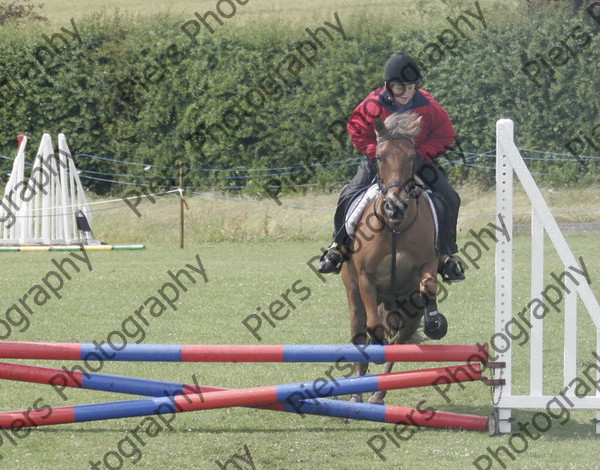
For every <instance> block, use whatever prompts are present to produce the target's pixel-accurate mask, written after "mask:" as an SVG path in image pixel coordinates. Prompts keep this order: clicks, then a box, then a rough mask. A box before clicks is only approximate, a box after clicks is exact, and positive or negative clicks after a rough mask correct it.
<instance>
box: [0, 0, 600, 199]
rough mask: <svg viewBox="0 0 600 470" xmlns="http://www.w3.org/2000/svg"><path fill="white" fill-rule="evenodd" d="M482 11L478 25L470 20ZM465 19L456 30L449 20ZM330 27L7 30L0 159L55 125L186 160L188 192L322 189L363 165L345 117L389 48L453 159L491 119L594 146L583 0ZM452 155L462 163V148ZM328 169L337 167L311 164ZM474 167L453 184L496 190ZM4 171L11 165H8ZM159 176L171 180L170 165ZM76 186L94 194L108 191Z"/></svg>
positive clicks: (112, 149) (462, 5)
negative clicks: (450, 130) (430, 105)
mask: <svg viewBox="0 0 600 470" xmlns="http://www.w3.org/2000/svg"><path fill="white" fill-rule="evenodd" d="M449 3H450V4H452V2H449ZM595 3H598V2H595ZM498 7H501V8H498ZM248 8H249V7H248ZM478 8H479V9H480V11H481V14H482V15H483V17H482V20H483V21H482V20H477V19H475V17H474V16H473V15H469V14H466V13H465V11H467V10H468V11H470V12H471V13H472V14H476V13H477V11H478V10H477V9H478ZM461 15H462V18H463V19H459V20H458V23H457V26H456V27H453V26H452V24H451V21H450V20H452V21H455V20H456V19H457V18H459V16H461ZM338 18H339V23H337V24H341V25H343V29H344V35H345V39H344V38H343V35H342V34H341V32H337V31H336V30H334V29H333V28H331V27H329V26H327V25H325V22H326V21H327V22H329V23H330V24H332V25H336V18H335V17H334V16H333V15H331V16H328V17H324V18H321V20H316V19H315V20H314V21H313V22H312V24H307V25H305V26H306V28H310V29H311V30H312V31H315V30H316V28H318V27H323V28H324V30H327V31H328V32H329V33H330V35H331V37H329V36H328V35H327V33H325V32H323V31H324V30H320V31H317V38H318V39H319V40H320V41H321V44H319V43H318V42H317V41H316V39H314V38H311V36H310V34H309V33H308V32H307V31H306V29H305V28H304V27H303V28H288V29H286V28H284V27H280V26H274V25H268V24H262V25H260V24H257V25H246V26H243V27H240V28H234V27H229V28H215V32H214V33H210V32H208V31H207V30H206V29H204V30H202V31H201V33H200V34H199V35H198V36H197V38H196V39H197V42H198V43H197V44H196V43H195V42H194V41H192V40H190V38H189V37H187V36H186V35H185V34H184V33H183V32H182V30H181V26H182V24H183V22H184V21H185V20H183V19H182V18H174V17H170V16H162V17H149V18H133V17H128V16H123V15H118V14H117V15H114V16H107V15H104V14H102V15H95V16H91V17H88V18H86V19H85V21H79V20H78V21H77V22H75V21H74V20H72V21H71V23H65V24H64V25H63V26H62V27H63V28H64V29H65V30H68V31H70V34H69V33H67V32H66V31H64V30H63V31H62V32H61V31H60V30H59V29H58V28H57V29H56V30H55V31H54V32H52V31H46V32H45V33H42V30H40V29H38V26H36V25H31V26H29V27H27V28H22V27H20V28H16V27H15V28H9V27H3V28H2V29H1V30H0V38H1V41H0V71H1V72H0V73H1V75H0V105H1V108H0V116H1V119H0V153H2V154H4V155H8V156H14V154H15V143H16V135H17V134H21V133H25V134H28V135H29V136H31V138H32V141H33V142H38V141H39V138H40V136H41V134H42V133H43V132H50V133H51V134H53V135H56V134H57V133H58V132H64V133H65V134H66V135H67V137H68V138H69V141H70V143H71V147H72V150H73V151H74V152H75V153H87V154H94V155H100V156H102V157H106V158H111V159H118V160H125V161H130V162H138V163H143V164H153V165H158V166H165V167H172V166H174V165H175V164H176V162H178V161H183V162H185V164H186V167H187V168H188V171H187V174H186V184H188V185H190V186H194V187H198V188H222V187H228V186H232V187H234V188H235V189H237V190H239V189H240V188H241V189H244V190H246V191H249V192H255V193H256V192H260V191H262V190H263V189H264V185H265V183H266V181H268V177H266V176H264V175H263V173H261V172H260V171H259V172H255V173H254V177H248V176H252V173H247V172H245V170H247V169H258V168H270V167H278V168H288V167H297V171H298V172H302V171H305V170H306V169H307V168H310V169H311V173H310V175H309V176H310V178H307V177H306V175H305V177H304V178H300V176H298V175H295V174H294V172H295V171H296V170H280V172H281V173H282V174H283V176H282V178H283V177H284V176H285V174H286V173H290V171H291V173H292V174H291V175H287V178H288V179H291V180H293V181H296V182H298V181H299V180H301V179H302V181H305V180H307V179H311V183H315V182H316V183H318V184H319V185H320V186H321V187H324V188H325V187H330V186H331V185H332V183H334V182H339V181H342V180H344V179H346V178H348V177H349V176H350V175H351V174H352V173H353V171H354V166H353V165H352V164H346V163H345V162H347V161H348V162H350V163H351V162H352V161H354V160H351V159H355V158H357V157H360V154H359V153H358V152H357V151H356V150H355V149H353V147H352V146H351V143H350V140H349V138H348V137H347V134H344V133H343V123H344V122H345V120H346V119H347V117H348V115H349V114H350V112H351V111H352V109H353V108H354V107H355V106H356V105H357V104H358V103H359V102H360V101H361V100H362V98H364V96H366V95H367V94H368V92H369V91H370V90H371V89H373V88H374V87H377V86H380V84H381V73H382V68H383V64H384V62H385V60H386V59H387V57H388V56H389V55H390V53H392V52H394V51H396V50H404V51H407V52H409V53H411V54H412V55H413V56H415V57H419V60H420V62H421V64H422V66H423V69H424V75H425V82H424V84H423V87H424V88H425V89H427V90H429V91H430V92H432V94H433V95H434V96H435V97H436V99H437V100H438V101H439V102H440V103H442V104H443V105H444V107H445V108H446V109H447V110H448V112H449V114H450V116H451V118H452V120H453V122H454V124H455V127H456V129H457V131H458V135H459V144H460V145H459V146H457V149H458V150H463V151H465V152H473V153H482V152H484V151H489V150H492V149H494V145H495V136H494V133H495V130H494V129H495V122H496V120H497V119H499V118H502V117H510V118H511V119H513V120H514V121H515V129H516V135H517V140H518V142H517V143H518V145H519V146H521V147H525V148H530V149H539V150H545V151H549V152H557V153H573V152H569V150H568V148H567V145H568V144H569V143H570V148H571V149H574V150H575V151H576V153H579V154H582V155H598V154H599V153H600V152H599V150H600V122H599V119H598V98H597V90H598V85H599V78H600V60H598V53H597V50H598V41H599V40H600V39H598V32H599V29H600V11H599V10H598V9H594V8H593V5H591V6H589V7H587V8H584V9H582V10H581V11H580V12H579V13H577V14H575V15H573V14H571V13H570V12H568V11H563V10H560V9H557V8H551V9H548V10H544V11H538V10H536V11H531V10H527V9H525V8H524V7H519V6H514V5H513V3H511V2H491V1H481V2H473V3H471V2H455V3H454V5H453V6H452V9H451V12H450V13H449V14H448V15H446V16H439V15H437V16H436V15H433V14H429V15H426V16H425V17H424V20H423V22H422V23H420V24H416V23H410V24H408V23H407V24H402V23H399V22H397V21H396V20H394V21H392V20H386V18H385V15H383V18H382V19H380V18H377V17H375V16H367V17H365V18H353V17H346V16H344V14H343V12H339V14H338ZM466 20H468V21H470V24H469V23H467V21H466ZM229 21H230V23H233V22H234V21H235V18H234V19H231V20H229ZM484 22H485V25H484ZM448 31H450V32H448ZM452 31H454V35H455V36H456V37H455V38H453V37H452V35H451V32H452ZM57 33H61V34H62V37H63V38H65V40H64V41H63V40H62V39H61V38H60V37H59V36H57V35H56V34H57ZM44 34H45V36H46V38H48V39H51V38H53V40H54V41H53V46H51V45H50V44H49V42H48V40H47V39H44ZM53 34H54V36H52V35H53ZM308 40H310V41H312V42H313V44H314V45H315V46H316V49H315V47H311V46H310V44H308V43H307V42H306V41H308ZM451 46H452V48H451ZM311 54H315V56H314V57H313V58H310V57H311ZM34 56H36V57H37V58H38V60H37V61H36V59H35V58H34ZM39 62H42V63H43V64H44V65H43V67H42V68H43V69H44V70H43V72H40V70H39V69H40V66H39ZM526 64H528V65H526ZM553 64H554V65H553ZM526 71H529V76H528V75H527V73H526ZM15 77H17V78H18V80H19V82H20V83H21V85H22V87H20V86H18V85H17V84H16V83H15V80H14V78H15ZM248 100H249V101H250V102H251V103H253V104H252V106H250V105H248V104H247V103H248ZM236 103H237V104H236ZM586 138H587V140H586ZM34 145H35V144H34ZM539 156H540V159H539V160H535V161H531V162H530V165H531V167H532V168H533V169H534V170H535V171H536V172H538V173H540V174H542V176H541V178H542V180H543V181H544V182H546V183H549V184H553V185H562V184H573V183H575V182H588V183H594V182H597V181H598V179H599V178H600V165H598V163H597V160H594V159H591V160H590V159H581V160H580V161H578V162H577V161H576V162H573V161H557V159H556V158H552V156H548V155H544V154H540V155H539ZM447 157H448V159H449V160H450V161H451V162H452V163H461V161H462V159H463V157H464V155H461V154H460V152H459V153H456V152H454V153H449V154H448V155H447ZM349 159H350V160H349ZM564 160H572V159H569V158H564ZM328 162H339V163H336V164H333V165H323V166H318V167H316V168H315V169H313V167H312V166H313V165H314V164H315V163H319V164H320V163H328ZM469 163H470V164H471V165H475V166H465V165H462V164H456V165H454V164H453V165H450V166H449V167H448V168H449V172H450V174H451V176H452V177H453V178H454V179H456V180H463V181H468V182H473V183H477V184H481V185H484V186H489V185H491V184H492V182H493V172H491V171H482V170H480V169H479V168H478V167H479V166H488V167H489V166H491V165H493V159H490V158H489V157H485V156H481V157H476V158H471V159H470V160H469ZM77 164H78V166H79V167H80V168H82V169H84V170H91V171H98V172H100V173H110V174H131V173H136V172H137V173H138V174H143V170H141V167H140V169H139V170H135V169H132V167H129V166H126V165H123V164H120V163H115V162H107V161H105V160H97V159H93V158H88V159H84V158H82V159H80V160H79V161H78V163H77ZM2 165H3V166H2V168H1V169H2V170H8V169H9V168H10V162H9V161H5V162H4V163H2ZM208 169H214V170H229V171H207V170H208ZM236 170H237V172H236ZM155 171H156V172H157V173H158V174H159V175H160V174H162V176H165V177H168V178H171V177H173V182H174V181H175V179H174V178H175V176H176V171H175V170H174V169H173V168H165V169H160V168H158V169H156V170H155ZM258 175H263V176H262V177H261V176H258ZM103 178H105V179H109V180H110V179H112V178H114V179H119V177H116V176H104V177H103ZM86 181H87V184H88V185H89V187H90V188H91V189H93V190H95V191H97V192H98V193H104V192H107V191H110V190H114V189H115V187H116V186H114V185H111V184H110V183H109V182H105V181H96V180H86Z"/></svg>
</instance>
